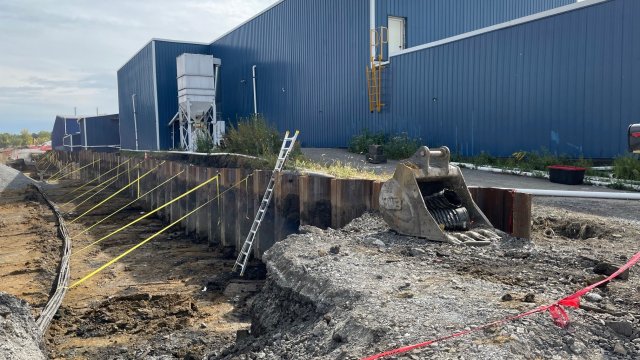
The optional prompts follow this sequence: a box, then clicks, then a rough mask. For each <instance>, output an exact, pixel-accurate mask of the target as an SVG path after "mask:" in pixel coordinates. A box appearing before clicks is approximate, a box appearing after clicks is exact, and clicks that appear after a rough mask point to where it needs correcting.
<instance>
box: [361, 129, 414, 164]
mask: <svg viewBox="0 0 640 360" xmlns="http://www.w3.org/2000/svg"><path fill="white" fill-rule="evenodd" d="M369 145H382V148H383V150H384V154H385V155H386V156H387V158H389V159H395V160H398V159H406V158H408V157H410V156H411V155H413V154H414V153H415V152H416V151H417V150H418V147H420V139H416V138H412V137H410V136H409V135H408V134H407V133H401V134H395V135H387V134H384V133H382V132H377V133H373V132H370V131H369V130H367V129H365V130H363V131H362V133H361V134H359V135H356V136H354V137H352V138H351V141H349V151H350V152H352V153H356V154H365V153H367V152H368V151H369Z"/></svg>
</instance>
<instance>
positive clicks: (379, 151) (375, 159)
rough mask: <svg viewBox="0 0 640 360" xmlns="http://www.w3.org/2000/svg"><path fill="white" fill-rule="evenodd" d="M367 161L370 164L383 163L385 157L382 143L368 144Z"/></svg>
mask: <svg viewBox="0 0 640 360" xmlns="http://www.w3.org/2000/svg"><path fill="white" fill-rule="evenodd" d="M366 158H367V161H368V162H370V163H372V164H384V163H386V162H387V157H386V156H385V155H384V150H383V148H382V145H369V152H368V153H367V155H366Z"/></svg>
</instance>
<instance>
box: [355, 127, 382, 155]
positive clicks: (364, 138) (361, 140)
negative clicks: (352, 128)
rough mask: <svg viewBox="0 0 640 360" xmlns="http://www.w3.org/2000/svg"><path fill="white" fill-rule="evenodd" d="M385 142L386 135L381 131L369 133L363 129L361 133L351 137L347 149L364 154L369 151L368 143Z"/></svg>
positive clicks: (380, 143) (378, 143)
mask: <svg viewBox="0 0 640 360" xmlns="http://www.w3.org/2000/svg"><path fill="white" fill-rule="evenodd" d="M385 142H386V136H385V135H384V134H383V133H381V132H379V133H371V132H369V130H367V129H364V131H362V134H360V135H356V136H354V137H352V138H351V141H349V151H350V152H352V153H356V154H366V153H367V152H368V151H369V145H383V144H384V143H385Z"/></svg>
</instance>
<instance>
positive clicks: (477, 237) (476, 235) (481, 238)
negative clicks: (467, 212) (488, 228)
mask: <svg viewBox="0 0 640 360" xmlns="http://www.w3.org/2000/svg"><path fill="white" fill-rule="evenodd" d="M466 234H467V236H470V237H472V238H473V239H474V240H476V241H490V240H491V239H490V238H487V237H484V236H483V235H481V234H480V233H477V232H475V231H467V232H466Z"/></svg>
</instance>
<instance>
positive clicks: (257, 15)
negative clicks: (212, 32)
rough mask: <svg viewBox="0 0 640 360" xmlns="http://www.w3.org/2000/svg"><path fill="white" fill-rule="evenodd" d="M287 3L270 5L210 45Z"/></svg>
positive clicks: (280, 0)
mask: <svg viewBox="0 0 640 360" xmlns="http://www.w3.org/2000/svg"><path fill="white" fill-rule="evenodd" d="M285 1H286V0H278V1H276V2H275V3H273V4H271V5H270V6H269V7H267V8H266V9H264V10H262V11H260V12H259V13H257V14H255V15H253V16H252V17H251V18H249V19H247V20H245V21H243V22H242V23H240V24H239V25H238V26H236V27H234V28H232V29H231V30H229V31H227V32H225V33H224V34H222V35H220V36H218V38H217V39H215V40H213V41H212V42H210V43H209V45H213V43H215V42H216V41H219V40H221V39H222V38H224V37H225V36H227V35H229V34H231V33H232V32H234V31H236V30H238V29H240V28H241V27H243V26H245V25H247V24H248V23H250V22H252V21H253V20H255V19H256V18H258V17H260V16H262V15H264V14H265V13H266V12H268V11H270V10H271V9H273V8H274V7H276V6H278V5H280V4H282V3H283V2H285Z"/></svg>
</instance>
